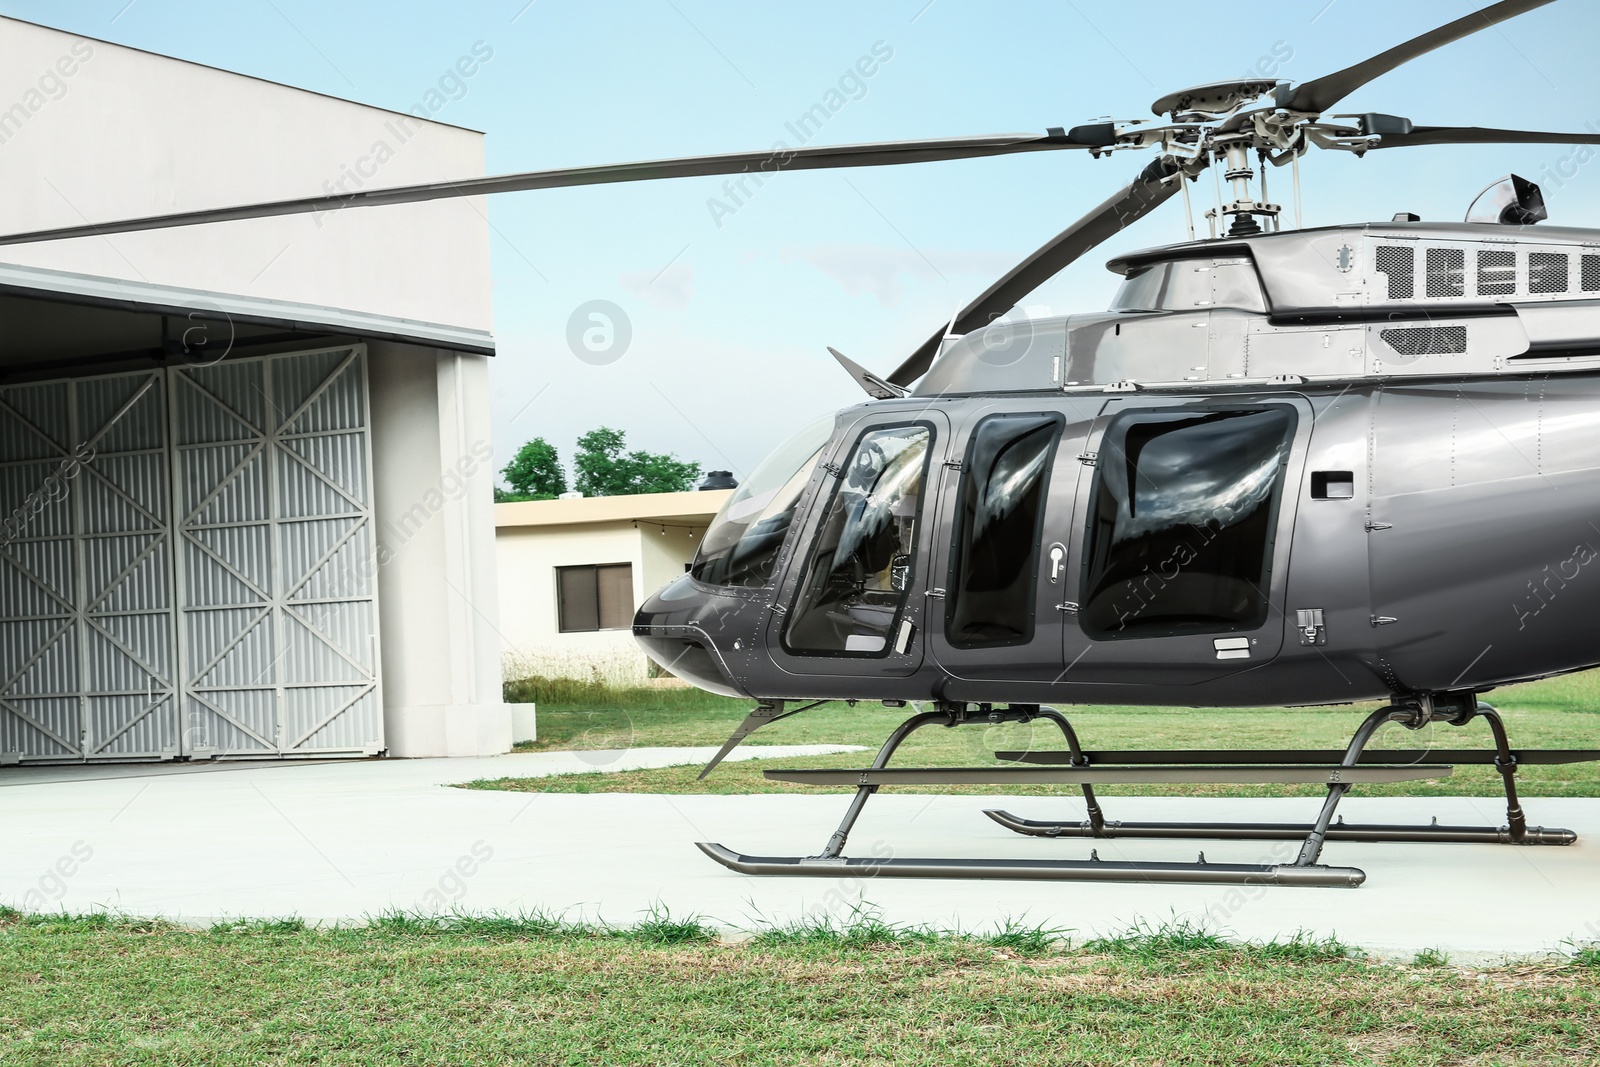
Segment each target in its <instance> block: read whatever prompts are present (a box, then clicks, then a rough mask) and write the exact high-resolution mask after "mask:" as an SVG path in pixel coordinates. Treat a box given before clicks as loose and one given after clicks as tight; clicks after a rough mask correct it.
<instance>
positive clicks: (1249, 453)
mask: <svg viewBox="0 0 1600 1067" xmlns="http://www.w3.org/2000/svg"><path fill="white" fill-rule="evenodd" d="M1310 433H1311V409H1310V404H1309V403H1308V402H1307V401H1306V400H1305V399H1304V398H1303V397H1260V398H1250V399H1236V398H1217V399H1214V400H1212V399H1208V400H1204V401H1197V400H1194V399H1192V398H1190V399H1172V400H1162V399H1149V400H1146V399H1143V398H1140V399H1137V400H1134V399H1126V400H1122V399H1119V400H1114V401H1111V402H1109V403H1107V404H1106V406H1105V409H1104V410H1103V412H1102V413H1101V415H1100V417H1099V418H1097V419H1096V420H1095V424H1094V427H1093V429H1092V431H1091V432H1090V434H1089V443H1088V452H1089V453H1091V454H1092V463H1091V464H1086V465H1085V466H1084V467H1083V470H1082V473H1081V475H1080V482H1079V487H1080V492H1079V493H1078V503H1077V508H1076V519H1075V530H1074V533H1073V538H1072V545H1073V558H1072V565H1073V570H1074V580H1075V583H1076V590H1077V595H1076V596H1074V597H1073V598H1072V599H1073V601H1074V609H1073V616H1074V618H1075V620H1076V623H1077V625H1076V626H1068V627H1066V628H1065V630H1064V631H1063V636H1064V640H1065V645H1064V649H1063V652H1064V656H1065V659H1066V668H1065V674H1064V675H1063V678H1062V680H1063V681H1064V682H1068V683H1070V682H1094V683H1124V682H1125V683H1137V684H1153V685H1189V684H1194V683H1197V682H1203V681H1207V680H1209V679H1213V678H1220V677H1224V676H1226V675H1230V674H1235V673H1238V672H1240V671H1247V670H1251V669H1253V668H1255V667H1258V666H1260V665H1261V664H1263V663H1266V662H1268V661H1270V660H1271V659H1273V657H1275V656H1276V655H1277V654H1278V651H1279V649H1280V648H1281V646H1282V643H1283V630H1284V622H1283V605H1284V594H1285V589H1286V580H1287V572H1288V562H1289V561H1288V547H1289V543H1290V536H1289V535H1290V533H1291V531H1292V530H1293V523H1294V510H1295V503H1296V501H1297V499H1298V496H1297V493H1296V492H1295V491H1294V490H1293V489H1292V488H1290V487H1293V486H1298V485H1299V481H1300V476H1301V469H1302V468H1303V467H1304V463H1305V454H1306V445H1307V442H1308V440H1309V438H1310Z"/></svg>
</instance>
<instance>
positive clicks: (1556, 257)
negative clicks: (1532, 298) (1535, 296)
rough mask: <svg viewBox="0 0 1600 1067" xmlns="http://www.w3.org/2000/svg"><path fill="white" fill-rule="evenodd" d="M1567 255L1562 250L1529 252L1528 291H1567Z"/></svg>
mask: <svg viewBox="0 0 1600 1067" xmlns="http://www.w3.org/2000/svg"><path fill="white" fill-rule="evenodd" d="M1567 273H1568V271H1567V256H1566V255H1565V253H1561V252H1529V253H1528V292H1530V293H1564V292H1566V291H1567Z"/></svg>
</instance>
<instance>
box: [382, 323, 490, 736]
mask: <svg viewBox="0 0 1600 1067" xmlns="http://www.w3.org/2000/svg"><path fill="white" fill-rule="evenodd" d="M486 364H487V359H486V357H482V356H462V355H457V354H455V353H451V352H442V351H439V350H437V349H431V348H420V347H416V346H412V345H400V344H390V343H385V342H379V341H374V342H372V343H371V344H370V345H369V347H368V365H369V374H370V376H371V383H372V445H373V457H374V465H373V466H374V471H373V473H374V478H375V480H376V485H375V486H374V493H373V496H374V504H375V508H374V511H375V515H376V518H377V523H378V563H379V567H378V604H379V611H380V627H381V630H382V634H383V685H384V731H385V735H386V741H387V743H388V746H389V752H390V754H392V755H396V756H471V755H486V754H490V753H495V752H505V751H507V750H509V749H510V747H511V716H510V711H509V710H508V709H507V707H506V705H505V703H504V701H503V697H502V694H501V672H500V649H501V638H500V634H499V627H498V626H497V620H498V618H499V612H500V609H499V590H498V587H497V583H496V567H495V544H494V515H493V508H494V504H493V479H494V462H493V455H492V453H491V451H490V448H489V438H488V432H487V431H488V425H489V412H488V403H489V394H488V388H487V384H486V380H487V373H488V370H487V366H486Z"/></svg>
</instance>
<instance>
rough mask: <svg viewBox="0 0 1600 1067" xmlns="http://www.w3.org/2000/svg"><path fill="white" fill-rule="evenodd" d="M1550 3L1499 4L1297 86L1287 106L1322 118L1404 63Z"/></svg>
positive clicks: (1517, 0)
mask: <svg viewBox="0 0 1600 1067" xmlns="http://www.w3.org/2000/svg"><path fill="white" fill-rule="evenodd" d="M1550 2H1551V0H1501V2H1500V3H1498V4H1490V5H1489V6H1488V7H1486V8H1483V9H1481V10H1479V11H1474V12H1473V13H1472V14H1470V15H1465V16H1463V17H1461V18H1458V19H1456V20H1455V21H1454V22H1450V23H1447V24H1445V25H1443V26H1440V27H1439V28H1438V29H1436V30H1429V31H1428V32H1427V33H1425V34H1423V35H1422V36H1420V37H1413V38H1412V39H1411V40H1409V41H1407V42H1405V43H1404V44H1398V45H1395V46H1394V47H1393V48H1391V49H1389V50H1388V51H1387V52H1380V53H1378V54H1377V55H1375V56H1373V57H1372V58H1371V59H1367V60H1363V61H1362V62H1360V63H1357V64H1355V65H1354V66H1350V67H1346V68H1345V69H1344V70H1341V71H1338V72H1336V73H1334V74H1328V75H1325V76H1323V77H1321V78H1317V79H1314V80H1312V81H1308V82H1306V83H1305V84H1303V85H1299V86H1296V87H1295V89H1294V92H1292V93H1291V94H1290V95H1289V101H1288V103H1287V104H1285V105H1283V106H1285V107H1288V108H1289V109H1290V110H1292V111H1309V112H1311V113H1313V114H1317V115H1320V114H1322V113H1323V112H1324V111H1326V110H1328V109H1329V108H1330V107H1332V106H1333V105H1334V104H1337V103H1338V102H1339V101H1340V100H1343V99H1344V98H1345V97H1347V96H1349V95H1350V94H1351V93H1353V92H1355V91H1356V90H1357V89H1359V88H1361V87H1362V86H1363V85H1365V84H1367V83H1368V82H1369V81H1371V80H1372V79H1374V78H1376V77H1378V76H1379V75H1382V74H1387V73H1389V72H1390V71H1391V70H1394V69H1395V68H1396V67H1398V66H1400V65H1401V64H1402V63H1408V62H1410V61H1411V60H1413V59H1416V58H1417V57H1418V56H1420V55H1426V54H1427V53H1429V52H1431V51H1433V50H1434V49H1435V48H1440V47H1442V46H1444V45H1447V44H1449V43H1450V42H1452V41H1459V40H1460V39H1461V38H1463V37H1467V36H1469V35H1471V34H1474V33H1477V32H1478V31H1479V30H1486V29H1488V28H1489V27H1490V26H1493V25H1496V24H1497V23H1501V22H1504V21H1505V20H1506V19H1509V18H1512V17H1514V16H1516V15H1520V14H1522V13H1523V12H1525V11H1532V10H1533V9H1534V8H1536V7H1543V6H1544V5H1546V4H1548V3H1550Z"/></svg>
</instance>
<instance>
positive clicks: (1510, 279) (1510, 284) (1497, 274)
mask: <svg viewBox="0 0 1600 1067" xmlns="http://www.w3.org/2000/svg"><path fill="white" fill-rule="evenodd" d="M1516 291H1517V254H1516V253H1515V252H1512V251H1510V250H1509V249H1498V248H1496V249H1491V250H1485V251H1480V252H1479V253H1478V295H1479V296H1512V295H1514V294H1515V293H1516Z"/></svg>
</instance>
